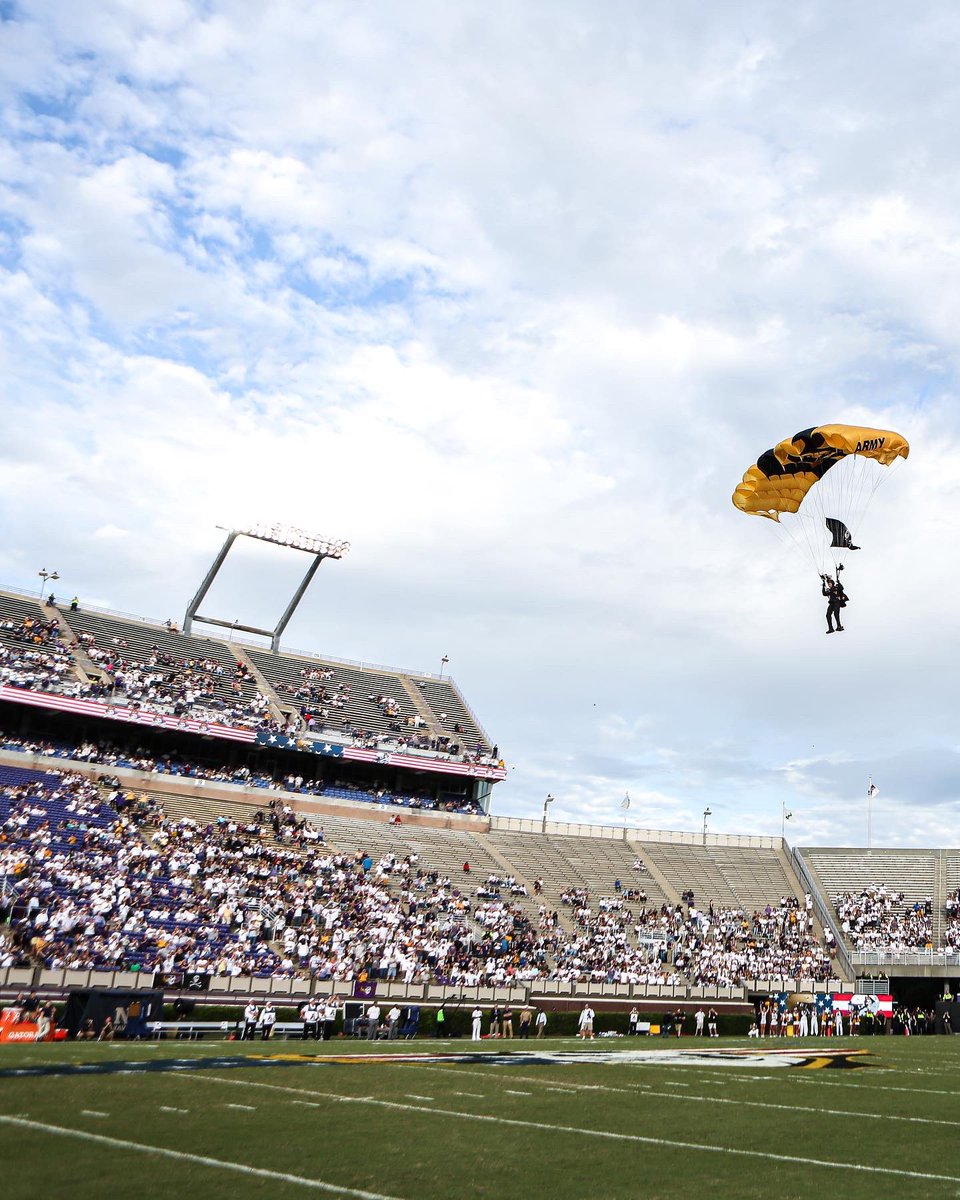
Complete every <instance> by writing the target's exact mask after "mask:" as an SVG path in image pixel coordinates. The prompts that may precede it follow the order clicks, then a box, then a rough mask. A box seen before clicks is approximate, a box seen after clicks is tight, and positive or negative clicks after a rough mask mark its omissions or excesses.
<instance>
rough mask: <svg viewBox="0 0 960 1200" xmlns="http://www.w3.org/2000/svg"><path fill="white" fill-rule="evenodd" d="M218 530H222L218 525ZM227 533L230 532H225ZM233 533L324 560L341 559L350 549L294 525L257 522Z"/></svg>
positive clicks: (346, 545) (340, 542) (343, 543)
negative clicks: (300, 551)
mask: <svg viewBox="0 0 960 1200" xmlns="http://www.w3.org/2000/svg"><path fill="white" fill-rule="evenodd" d="M217 528H218V529H224V526H223V525H218V526H217ZM225 532H227V533H229V532H230V530H225ZM234 532H236V533H237V534H239V535H240V536H241V537H248V538H253V539H254V540H255V541H258V542H270V543H271V544H272V545H274V546H286V547H288V548H289V549H291V550H305V551H307V553H309V554H322V555H323V557H324V558H343V556H344V555H345V554H346V553H347V551H348V550H349V549H350V543H349V542H344V541H336V540H334V539H333V538H325V537H321V536H320V534H316V533H308V532H307V530H305V529H300V528H299V527H298V526H296V525H264V524H262V523H260V522H258V523H257V524H256V525H250V526H249V527H248V528H246V529H237V530H235V531H234Z"/></svg>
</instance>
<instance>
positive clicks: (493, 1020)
mask: <svg viewBox="0 0 960 1200" xmlns="http://www.w3.org/2000/svg"><path fill="white" fill-rule="evenodd" d="M490 1036H491V1037H492V1038H498V1037H499V1036H500V1006H499V1004H495V1005H494V1006H493V1008H491V1009H490Z"/></svg>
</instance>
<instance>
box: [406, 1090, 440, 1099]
mask: <svg viewBox="0 0 960 1200" xmlns="http://www.w3.org/2000/svg"><path fill="white" fill-rule="evenodd" d="M404 1094H405V1095H406V1097H407V1099H408V1100H430V1101H432V1100H433V1097H432V1096H418V1095H416V1094H415V1093H414V1092H406V1093H404Z"/></svg>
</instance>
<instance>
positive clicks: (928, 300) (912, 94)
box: [0, 0, 960, 841]
mask: <svg viewBox="0 0 960 1200" xmlns="http://www.w3.org/2000/svg"><path fill="white" fill-rule="evenodd" d="M958 32H960V18H958V17H957V16H956V14H955V12H954V11H953V10H952V9H951V8H950V7H949V6H946V5H934V6H933V7H932V8H929V9H926V10H924V12H923V13H922V14H920V15H918V14H916V13H910V14H906V13H905V14H903V15H902V16H900V17H897V16H895V15H894V16H890V14H887V19H886V20H884V21H877V20H876V18H875V13H874V12H873V11H872V10H870V9H867V8H858V7H856V6H855V7H854V8H853V9H851V10H849V11H848V12H847V13H846V14H845V17H844V20H843V21H840V22H838V21H837V19H836V13H835V11H834V10H833V9H831V8H829V7H828V6H826V5H825V4H822V3H815V4H813V5H812V6H807V7H806V8H804V9H803V10H789V11H788V10H784V9H778V10H777V11H776V12H775V13H774V12H773V11H772V10H770V11H767V10H764V9H762V8H761V7H757V6H755V5H753V4H750V3H746V2H745V3H742V4H738V5H736V6H735V7H734V9H733V10H730V9H724V10H723V11H721V10H719V9H718V10H717V11H716V12H713V11H710V10H702V11H699V12H698V13H697V15H696V18H695V19H694V18H693V17H692V16H691V15H690V14H689V13H686V12H685V11H684V10H683V9H675V10H671V11H670V12H669V13H667V12H665V11H659V10H658V11H654V10H649V11H648V10H645V9H642V8H636V7H635V8H633V9H629V10H628V9H625V8H624V7H623V6H622V5H619V4H617V3H614V2H613V0H610V2H603V3H600V4H593V5H585V4H583V3H582V2H580V0H565V2H563V3H561V4H559V5H557V4H552V5H549V6H547V5H545V4H534V5H533V6H532V7H527V8H517V7H516V6H509V5H499V6H497V5H495V6H494V7H493V9H491V8H490V6H489V5H487V6H483V7H480V6H475V5H471V4H467V5H466V6H465V7H464V6H454V7H453V8H451V6H449V5H441V4H439V3H436V2H435V0H420V2H418V3H416V4H414V5H413V6H412V7H410V6H408V8H407V9H405V10H404V17H403V21H402V22H398V21H397V19H396V16H395V13H394V11H393V10H391V9H389V7H387V6H382V5H380V6H377V5H375V6H374V7H373V8H372V9H358V8H357V7H356V6H352V5H347V4H343V3H330V4H327V5H323V6H319V7H318V6H316V5H314V4H311V3H307V0H280V2H279V3H276V4H272V5H269V6H264V7H262V8H260V9H257V10H256V11H253V10H252V9H251V8H250V6H249V5H247V4H243V3H238V2H235V0H222V2H221V3H218V4H217V5H216V6H215V7H214V9H213V10H210V9H205V10H200V9H198V8H197V7H196V6H192V5H189V4H186V3H175V4H168V5H163V6H152V7H150V8H149V9H145V8H144V6H143V5H139V4H135V3H133V2H132V0H98V3H97V4H96V5H95V11H94V12H92V13H91V12H90V11H89V10H85V11H84V13H83V14H82V16H81V14H80V11H79V9H78V8H77V6H76V5H73V4H68V3H66V2H65V0H61V2H59V3H45V4H24V5H22V6H21V7H20V8H19V9H18V11H17V16H16V19H14V20H10V21H7V22H5V24H4V33H5V38H4V40H3V45H2V47H0V68H2V69H0V80H2V81H3V82H2V83H0V87H2V88H3V89H4V90H3V95H4V97H5V100H6V105H5V108H4V115H3V118H2V120H3V127H2V132H3V134H4V138H3V139H2V141H0V145H2V146H3V148H2V150H0V201H2V207H3V210H4V212H5V214H6V219H5V221H4V222H3V223H2V225H0V362H2V366H3V376H4V410H3V411H4V425H5V430H4V432H5V437H4V438H3V439H2V441H0V460H2V462H3V464H4V471H3V473H2V476H0V514H2V515H3V516H4V517H6V518H7V523H6V526H5V528H7V529H9V530H10V531H11V532H10V536H9V538H8V539H7V543H6V544H5V546H4V549H3V552H2V555H0V567H2V571H3V577H4V578H5V579H6V580H7V581H8V582H10V583H12V584H15V585H16V584H21V585H23V586H27V585H32V580H33V576H34V574H35V572H36V570H37V568H38V566H39V565H41V562H42V561H48V562H51V563H52V562H53V561H54V559H55V558H56V560H57V567H58V569H59V570H60V572H61V575H62V576H63V577H64V580H65V582H66V583H67V584H68V590H73V589H76V590H77V591H78V592H81V593H82V594H83V595H85V596H86V597H87V598H92V597H93V596H101V597H103V598H104V599H105V600H106V601H107V602H108V603H110V604H111V605H112V606H114V607H117V608H122V609H127V610H139V611H143V612H145V613H152V614H154V615H160V616H167V615H169V614H170V613H177V612H179V611H180V610H182V607H183V605H184V603H185V599H186V598H187V597H188V596H189V595H190V594H192V591H193V589H194V588H195V586H196V582H197V580H198V578H199V577H200V574H201V572H202V571H203V569H204V568H205V566H206V564H207V561H208V559H209V558H210V557H211V556H212V554H213V552H214V549H215V547H216V545H217V543H218V539H219V537H220V534H219V533H218V532H217V530H216V528H215V527H216V525H217V524H221V523H224V522H232V521H238V522H239V521H245V520H255V519H260V518H268V519H280V520H288V521H292V522H294V523H296V524H301V525H305V526H307V527H311V528H312V527H317V528H319V529H321V530H322V531H323V532H327V533H330V534H331V535H333V536H337V537H347V538H349V539H350V540H351V541H352V542H353V544H354V551H353V553H352V554H351V556H350V558H349V559H347V560H345V561H344V562H343V563H339V564H335V565H331V567H330V570H329V571H327V568H326V567H325V568H324V571H323V572H322V578H320V579H318V582H317V584H316V585H315V587H314V590H313V592H311V594H310V597H309V599H308V602H307V604H306V606H305V608H304V610H303V612H302V614H301V615H300V616H298V618H297V622H296V625H295V627H294V629H292V630H291V640H294V641H296V642H297V643H299V644H301V645H305V646H308V647H309V646H313V647H315V648H318V649H323V650H326V651H327V652H331V653H335V654H345V655H353V656H356V657H364V658H368V659H372V660H375V661H386V662H396V663H398V664H403V665H414V666H416V665H421V666H426V667H427V668H428V669H429V668H430V667H431V666H432V665H435V664H436V663H437V662H438V661H439V656H440V654H443V653H449V654H450V656H451V659H452V660H453V665H454V666H455V673H456V674H457V676H458V677H459V678H460V680H461V682H462V684H463V686H464V689H465V691H466V694H467V696H468V698H469V699H470V700H471V702H472V703H473V704H474V705H475V707H476V708H477V709H478V711H479V712H480V714H481V716H482V718H483V720H484V722H485V723H486V724H487V726H488V727H489V729H490V731H491V733H492V734H493V735H494V736H495V737H496V738H497V739H498V740H499V742H500V744H501V747H502V748H503V749H504V751H505V753H507V755H508V757H509V759H510V760H511V762H513V763H515V765H516V770H515V771H513V772H512V773H511V778H510V780H509V781H508V782H507V783H505V784H504V785H502V787H501V788H500V789H499V791H498V792H497V797H498V803H499V806H500V808H501V810H503V809H508V810H511V811H518V812H524V813H527V814H532V815H536V814H537V812H538V809H539V805H540V804H541V803H542V796H543V795H545V794H546V792H547V791H551V792H552V793H553V794H554V795H556V796H557V805H556V806H555V811H554V812H553V814H552V815H553V816H560V815H561V814H563V815H566V816H570V817H582V818H583V819H585V820H600V819H604V820H613V821H614V822H616V821H617V820H618V819H619V818H618V813H617V811H616V804H617V803H618V802H619V799H620V798H621V797H622V795H623V792H624V791H625V790H629V791H630V793H631V796H632V797H634V798H635V808H634V809H632V810H631V821H632V822H633V821H636V823H641V821H640V817H639V816H638V814H639V813H642V814H643V821H644V822H647V823H649V824H664V825H669V824H671V823H680V824H685V825H686V826H687V827H691V828H699V822H700V815H699V814H700V813H701V812H702V809H703V807H704V805H705V804H707V803H709V804H710V806H711V807H712V808H713V811H714V814H715V816H714V817H713V819H712V823H711V828H716V829H718V830H720V831H723V832H738V831H744V830H749V831H760V832H768V833H776V832H779V828H780V820H781V807H782V803H783V802H784V797H786V798H787V800H788V801H789V804H790V806H791V807H792V808H794V810H795V814H796V815H795V818H794V822H793V823H792V826H791V828H792V829H794V830H795V831H796V833H797V834H801V833H803V834H805V835H806V834H810V835H811V836H813V835H814V834H815V835H816V836H818V837H823V838H824V839H826V840H837V839H839V838H844V837H845V838H855V837H860V838H861V840H862V820H861V817H862V814H861V813H860V812H859V809H858V808H857V807H856V805H855V804H854V802H853V801H848V799H847V798H848V797H849V796H851V795H854V794H859V789H860V787H861V783H860V782H859V780H860V778H861V777H862V776H865V775H866V774H867V773H868V772H869V770H870V769H871V768H872V767H873V766H874V765H875V764H876V763H877V762H878V760H880V759H882V760H883V761H884V763H885V765H886V770H887V773H888V775H889V776H890V778H891V779H893V780H895V781H896V782H895V783H894V784H891V786H890V787H889V788H888V787H885V788H884V797H885V799H884V804H887V803H889V804H890V808H889V809H888V810H886V809H885V810H884V817H883V825H884V829H885V833H884V836H885V837H886V839H887V840H888V841H896V840H897V838H898V837H900V838H901V839H902V840H905V839H907V838H913V837H916V836H921V835H922V836H924V837H930V838H938V839H939V840H941V841H944V840H949V838H950V837H951V834H952V828H953V824H952V812H955V804H956V800H957V796H956V792H955V789H954V787H953V785H952V784H951V783H950V782H949V781H950V778H951V775H950V768H951V765H952V758H951V756H950V753H948V751H947V749H945V747H948V746H949V745H952V742H951V739H952V737H953V732H952V727H951V724H950V722H951V715H950V714H951V712H952V693H951V680H950V676H949V672H948V671H947V670H946V669H945V667H944V663H949V661H951V658H950V656H951V653H952V651H953V650H954V649H955V648H956V642H957V635H956V633H955V632H954V629H955V622H954V620H953V613H952V597H953V594H954V593H955V591H956V587H957V583H958V579H957V575H956V571H957V568H956V566H955V564H954V559H955V557H956V556H955V555H954V554H952V552H951V550H950V547H951V546H952V544H953V542H954V541H955V537H956V530H955V525H956V516H955V513H956V512H957V506H956V503H955V500H956V492H957V488H958V484H957V478H958V475H957V470H956V464H957V455H958V438H960V421H958V415H957V408H956V404H955V392H956V385H957V355H956V349H955V335H954V330H955V328H956V324H957V317H958V308H960V292H958V287H957V283H956V278H957V272H956V269H955V268H956V259H957V253H958V246H960V221H958V218H957V215H956V214H957V212H958V211H960V205H958V203H957V201H958V199H960V196H958V183H957V180H958V179H960V174H958V172H957V150H956V145H955V136H954V135H955V131H954V128H953V124H954V123H953V120H952V113H953V112H954V111H955V109H956V99H957V95H956V93H957V88H958V85H957V83H956V78H955V70H954V63H953V55H952V53H951V49H950V48H951V46H952V45H953V44H954V43H955V41H956V39H957V34H958ZM851 61H857V62H858V63H859V64H861V66H860V69H858V70H857V71H850V70H849V63H850V62H851ZM827 419H832V420H849V421H856V422H864V423H868V424H878V425H882V426H885V427H892V428H897V429H901V430H902V431H903V432H904V433H905V434H906V435H907V436H908V437H909V438H910V440H911V442H912V444H913V453H912V455H911V458H910V460H909V462H908V463H907V464H906V465H905V466H904V468H903V469H902V470H901V471H900V472H899V473H898V474H897V475H896V476H895V477H894V478H893V479H891V481H890V484H889V485H887V486H885V487H884V488H883V489H881V491H880V492H879V493H878V495H877V499H876V502H875V504H874V507H873V509H872V511H871V514H870V521H869V529H868V531H867V533H868V534H869V548H865V550H864V552H863V554H862V556H861V558H860V559H858V560H857V562H856V564H855V565H854V564H852V563H851V564H850V574H849V578H848V590H849V591H850V593H851V596H852V597H853V600H852V604H851V609H850V618H849V626H848V631H847V633H846V634H844V636H843V640H842V642H841V643H840V644H839V645H838V644H836V641H837V639H828V638H826V637H824V635H823V632H822V622H823V613H822V608H821V599H820V597H819V594H818V585H817V582H816V579H815V577H812V578H811V575H810V574H809V572H806V569H805V568H804V567H802V566H799V565H798V564H797V563H795V562H791V561H790V559H789V557H787V556H785V555H783V554H782V553H781V550H780V548H779V545H778V544H777V543H776V540H775V539H773V538H771V537H769V536H767V535H768V534H769V533H770V532H771V531H770V530H769V529H767V528H764V527H763V525H764V523H762V522H756V521H749V520H747V519H746V518H743V517H742V516H741V515H740V514H738V513H736V512H735V510H734V509H733V507H732V505H731V504H730V494H731V492H732V490H733V487H734V485H735V484H736V482H737V481H738V479H739V477H740V475H741V473H742V471H743V470H744V468H745V467H746V466H747V465H748V464H749V463H750V462H752V461H754V459H755V457H756V455H757V454H758V453H759V452H760V451H762V450H763V449H765V448H766V447H767V446H768V445H771V444H772V443H773V441H775V440H776V439H777V438H779V437H781V436H784V435H785V434H788V433H792V432H794V431H795V430H797V429H801V428H804V427H805V426H808V425H811V424H815V423H817V422H820V421H823V420H827ZM865 545H866V543H865ZM286 570H288V567H287V566H285V565H283V564H282V563H281V562H280V560H279V559H277V560H276V561H275V560H274V559H270V560H269V562H268V561H267V560H266V559H265V560H263V561H261V560H259V559H257V560H255V559H253V558H251V559H250V560H249V562H248V561H247V560H243V561H242V562H241V563H240V566H239V570H238V573H237V577H236V579H235V580H233V581H232V582H231V583H230V584H229V585H228V586H227V587H226V588H225V594H224V596H223V603H224V605H225V606H227V607H229V608H231V609H233V608H234V607H237V608H239V606H240V605H242V604H247V603H249V604H250V605H253V606H257V605H263V606H267V607H268V606H269V604H270V603H272V591H271V589H274V590H277V589H278V588H279V582H276V583H273V582H272V580H273V578H274V572H276V573H277V576H278V577H279V575H280V573H281V572H282V571H286ZM268 576H269V578H267V577H268ZM930 762H935V763H936V764H937V769H936V771H932V770H931V769H930V768H929V766H928V765H925V764H929V763H930ZM783 764H788V765H787V766H786V767H784V765H783ZM851 789H852V790H851ZM951 804H952V805H953V806H954V808H953V810H951V808H950V805H951ZM907 812H909V813H910V819H909V820H907V819H906V817H904V816H903V814H905V813H907ZM604 813H606V814H607V815H606V816H603V817H601V814H604ZM878 814H879V810H878ZM898 814H900V817H899V818H898Z"/></svg>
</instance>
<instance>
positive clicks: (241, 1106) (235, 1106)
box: [224, 1104, 257, 1112]
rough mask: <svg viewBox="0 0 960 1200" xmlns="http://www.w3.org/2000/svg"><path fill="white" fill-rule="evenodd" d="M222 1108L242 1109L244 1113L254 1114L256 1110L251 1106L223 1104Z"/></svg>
mask: <svg viewBox="0 0 960 1200" xmlns="http://www.w3.org/2000/svg"><path fill="white" fill-rule="evenodd" d="M224 1108H242V1109H243V1110H244V1112H256V1111H257V1110H256V1108H255V1107H254V1106H253V1105H252V1104H225V1105H224Z"/></svg>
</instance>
